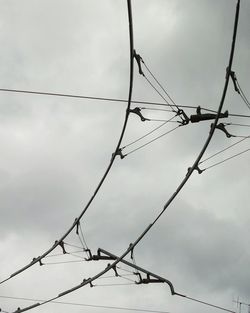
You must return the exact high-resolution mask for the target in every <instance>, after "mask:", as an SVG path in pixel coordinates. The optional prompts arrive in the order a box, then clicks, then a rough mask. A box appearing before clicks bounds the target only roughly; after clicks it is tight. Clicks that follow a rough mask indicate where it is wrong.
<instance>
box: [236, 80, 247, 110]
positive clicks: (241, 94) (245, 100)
mask: <svg viewBox="0 0 250 313" xmlns="http://www.w3.org/2000/svg"><path fill="white" fill-rule="evenodd" d="M236 83H237V87H238V89H239V91H240V96H241V99H242V100H243V101H244V102H245V104H246V105H247V107H248V109H250V102H249V101H248V99H247V97H246V96H245V94H244V92H243V90H242V89H241V87H240V84H239V82H238V80H237V79H236Z"/></svg>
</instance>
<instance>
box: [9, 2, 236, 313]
mask: <svg viewBox="0 0 250 313" xmlns="http://www.w3.org/2000/svg"><path fill="white" fill-rule="evenodd" d="M130 1H131V0H127V4H128V13H129V23H130V29H132V12H131V2H130ZM239 11H240V0H237V5H236V12H235V19H234V29H233V38H232V44H231V51H230V56H229V62H228V67H227V68H228V70H227V71H226V79H225V84H224V88H223V92H222V96H221V100H220V104H219V107H218V110H217V115H216V118H215V120H214V123H213V125H212V127H211V130H210V132H209V135H208V137H207V139H206V142H205V143H204V145H203V147H202V149H201V151H200V153H199V155H198V156H197V158H196V160H195V161H194V163H193V165H192V167H191V168H190V169H189V171H188V173H187V174H186V176H185V177H184V179H183V180H182V181H181V183H180V184H179V186H178V187H177V189H176V191H175V192H174V193H173V194H172V196H171V197H170V198H169V199H168V201H167V202H166V203H165V205H164V207H163V209H162V210H161V212H160V213H159V214H158V215H157V217H156V218H155V219H154V221H153V222H152V223H151V224H149V226H148V227H146V229H145V230H144V231H143V232H142V233H141V235H140V236H139V237H138V238H137V239H136V240H135V241H134V242H133V243H131V244H130V245H129V247H128V248H127V250H126V251H125V252H124V253H123V254H122V255H121V256H120V257H119V258H117V259H116V260H115V261H114V262H113V263H111V264H108V266H107V267H106V268H105V269H104V270H102V271H101V272H99V273H97V274H96V275H94V276H92V277H90V278H88V279H86V280H83V282H82V283H80V284H78V285H76V286H74V287H73V288H71V289H68V290H66V291H63V292H61V293H60V294H59V295H57V296H56V297H54V298H50V299H48V300H46V301H44V302H41V303H36V304H35V305H33V306H32V307H31V308H34V307H38V306H42V305H45V304H47V303H49V302H52V301H55V300H57V299H58V298H60V297H63V296H65V295H67V294H69V293H72V292H73V291H75V290H78V289H80V288H82V287H83V286H85V285H88V284H92V282H93V281H95V280H96V279H98V278H99V277H101V276H102V275H104V274H106V273H107V272H108V271H110V270H111V269H112V268H114V267H115V266H116V265H117V264H118V263H119V262H120V261H121V260H122V259H123V258H124V257H125V256H126V255H128V254H129V253H130V252H131V251H132V250H133V249H134V248H135V247H136V246H137V245H138V243H139V242H140V241H141V240H142V239H143V238H144V237H145V235H146V234H147V233H148V232H149V230H150V229H151V228H152V227H153V226H154V224H155V223H156V222H157V221H158V219H159V218H160V217H161V216H162V214H163V213H164V212H165V211H166V209H167V208H168V207H169V206H170V204H171V203H172V202H173V200H174V199H175V198H176V196H177V195H178V194H179V192H180V191H181V190H182V188H183V187H184V185H185V184H186V183H187V181H188V180H189V178H190V176H191V175H192V174H193V172H194V170H195V169H196V168H197V166H198V164H199V161H200V160H201V158H202V156H203V155H204V153H205V151H206V149H207V147H208V145H209V143H210V141H211V139H212V137H213V134H214V132H215V129H216V125H217V123H218V120H219V117H220V113H221V111H222V108H223V105H224V101H225V97H226V93H227V89H228V83H229V77H230V76H229V75H230V71H231V68H232V63H233V57H234V50H235V43H236V35H237V28H238V20H239ZM168 285H169V287H170V290H171V294H172V295H177V296H181V297H184V298H187V299H191V298H190V297H188V296H185V295H183V294H180V293H177V292H176V291H175V289H174V286H173V285H172V284H171V283H170V282H169V284H168ZM203 304H206V303H205V302H203ZM31 308H30V307H26V308H23V309H19V310H18V311H15V312H14V313H21V312H24V311H28V310H30V309H31Z"/></svg>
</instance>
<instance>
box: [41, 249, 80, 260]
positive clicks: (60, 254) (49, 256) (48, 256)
mask: <svg viewBox="0 0 250 313" xmlns="http://www.w3.org/2000/svg"><path fill="white" fill-rule="evenodd" d="M78 252H82V250H78V251H72V252H67V254H71V255H73V254H72V253H78ZM62 255H65V253H57V254H50V255H47V256H46V258H52V257H57V256H62Z"/></svg>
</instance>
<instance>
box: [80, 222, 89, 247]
mask: <svg viewBox="0 0 250 313" xmlns="http://www.w3.org/2000/svg"><path fill="white" fill-rule="evenodd" d="M80 233H81V236H82V240H83V242H84V244H85V246H86V248H87V249H88V245H87V243H86V240H85V237H84V235H83V231H82V225H81V223H80Z"/></svg>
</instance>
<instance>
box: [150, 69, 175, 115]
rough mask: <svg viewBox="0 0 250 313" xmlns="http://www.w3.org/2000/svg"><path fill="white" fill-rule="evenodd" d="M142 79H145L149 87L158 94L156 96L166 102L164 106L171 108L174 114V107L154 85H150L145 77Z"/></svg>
mask: <svg viewBox="0 0 250 313" xmlns="http://www.w3.org/2000/svg"><path fill="white" fill-rule="evenodd" d="M144 77H145V79H146V81H147V82H148V83H149V85H150V86H151V87H152V88H153V89H154V90H155V91H156V92H157V93H158V95H159V96H160V97H161V98H162V99H163V100H164V101H165V102H166V104H167V105H168V106H170V107H171V108H172V110H173V112H176V111H175V109H174V107H173V105H172V104H170V103H169V102H168V100H167V99H166V98H165V97H164V96H163V95H162V94H161V93H160V91H159V90H158V89H157V88H156V87H155V86H154V84H152V83H151V81H150V80H149V79H148V78H147V76H146V75H144Z"/></svg>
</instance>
